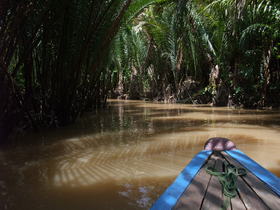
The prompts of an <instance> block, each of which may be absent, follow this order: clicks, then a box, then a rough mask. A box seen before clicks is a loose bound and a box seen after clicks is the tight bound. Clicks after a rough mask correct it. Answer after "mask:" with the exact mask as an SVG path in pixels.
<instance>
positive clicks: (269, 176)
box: [226, 150, 280, 196]
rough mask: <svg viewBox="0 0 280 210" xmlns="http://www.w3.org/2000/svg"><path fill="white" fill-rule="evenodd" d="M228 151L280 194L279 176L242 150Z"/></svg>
mask: <svg viewBox="0 0 280 210" xmlns="http://www.w3.org/2000/svg"><path fill="white" fill-rule="evenodd" d="M226 152H227V153H228V154H229V155H230V156H231V157H233V158H234V159H235V160H237V161H238V162H239V163H240V164H242V165H243V166H244V167H245V168H247V169H248V170H249V171H250V172H252V173H253V174H254V175H255V176H257V177H258V178H259V179H260V180H262V181H263V182H265V183H266V184H267V185H268V186H269V187H270V188H271V189H272V190H273V191H274V192H275V193H276V194H278V195H279V196H280V179H279V178H278V177H277V176H275V175H274V174H273V173H271V172H269V171H268V170H266V169H265V168H263V167H262V166H261V165H259V164H258V163H256V162H255V161H254V160H252V159H251V158H249V157H248V156H247V155H246V154H244V153H243V152H241V151H240V150H232V151H226Z"/></svg>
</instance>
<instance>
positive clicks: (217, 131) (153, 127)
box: [0, 100, 280, 210]
mask: <svg viewBox="0 0 280 210" xmlns="http://www.w3.org/2000/svg"><path fill="white" fill-rule="evenodd" d="M279 116H280V112H279V111H277V110H266V111H263V110H234V109H228V108H212V107H208V106H192V105H176V104H175V105H170V104H168V105H166V104H156V103H145V102H139V101H115V100H112V101H110V105H109V106H108V108H107V109H105V110H102V111H98V112H96V113H93V114H90V113H87V114H85V116H83V117H82V118H81V119H80V120H79V121H78V122H77V123H76V124H75V125H72V126H69V127H66V128H61V129H59V130H53V131H45V132H40V133H37V134H29V135H25V136H24V137H18V138H17V142H18V144H17V145H15V146H14V147H12V148H9V149H5V150H2V151H0V160H1V161H0V167H1V173H0V209H12V210H13V209H23V210H24V209H39V210H40V209H42V210H43V209H73V210H74V209H147V208H148V207H149V206H150V205H151V204H152V203H153V202H154V200H155V199H156V198H157V197H158V196H159V195H160V194H161V193H162V192H163V190H164V189H165V188H166V187H167V186H168V185H169V184H170V183H171V181H172V180H173V179H174V178H175V176H176V175H177V174H178V173H179V172H180V171H181V170H182V168H184V166H185V165H186V164H187V162H188V161H189V160H190V159H191V158H192V157H193V156H194V155H195V154H196V153H197V152H199V151H200V150H201V149H202V146H203V144H204V142H205V141H206V139H208V138H210V137H214V136H223V137H226V138H231V139H232V140H233V141H234V142H235V143H236V144H237V146H238V147H239V148H240V149H241V150H243V151H244V152H245V153H246V154H248V155H249V156H251V157H252V158H254V159H255V160H256V161H257V162H259V163H260V164H262V165H263V166H264V167H266V168H268V169H270V170H271V171H272V172H273V173H275V174H277V175H280V158H279V156H278V154H277V153H278V151H279V149H280V142H279V134H280V130H279V128H280V118H279ZM21 142H28V143H29V144H28V146H26V145H25V144H21ZM267 160H269V161H267ZM108 200H110V202H108Z"/></svg>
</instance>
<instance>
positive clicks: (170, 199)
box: [151, 150, 212, 210]
mask: <svg viewBox="0 0 280 210" xmlns="http://www.w3.org/2000/svg"><path fill="white" fill-rule="evenodd" d="M211 154H212V151H206V150H203V151H201V152H199V153H198V154H197V155H196V156H195V157H194V158H193V159H192V160H191V162H190V163H189V164H188V165H187V166H186V167H185V168H184V170H183V171H182V172H181V173H180V174H179V175H178V176H177V178H176V179H175V181H174V182H173V183H172V184H171V185H170V186H169V187H168V188H167V189H166V191H165V192H164V193H163V194H162V195H161V196H160V198H159V199H158V200H157V201H156V202H155V203H154V205H153V206H152V208H151V210H170V209H172V208H173V207H174V206H175V204H176V203H177V200H178V199H179V198H180V197H181V195H182V194H183V192H184V191H185V190H186V188H187V187H188V186H189V185H190V183H191V181H192V179H193V178H194V177H195V176H196V174H197V173H198V171H199V170H200V169H201V167H202V166H203V164H204V163H205V161H206V160H207V158H208V157H209V156H210V155H211Z"/></svg>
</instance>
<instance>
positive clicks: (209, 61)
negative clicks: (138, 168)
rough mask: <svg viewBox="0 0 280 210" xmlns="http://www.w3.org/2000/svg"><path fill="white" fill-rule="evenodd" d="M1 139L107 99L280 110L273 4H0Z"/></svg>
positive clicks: (180, 0)
mask: <svg viewBox="0 0 280 210" xmlns="http://www.w3.org/2000/svg"><path fill="white" fill-rule="evenodd" d="M0 17H1V18H0V139H1V140H3V139H4V138H5V137H6V136H7V135H8V134H9V133H11V132H12V130H13V129H15V128H21V129H24V128H27V127H32V128H34V129H38V128H40V127H50V126H55V127H57V126H62V125H66V124H68V123H71V122H73V121H74V120H75V119H76V118H77V117H78V116H80V115H81V114H82V113H83V112H85V111H91V110H92V109H93V108H95V107H97V106H103V105H104V104H105V103H106V99H107V97H108V96H109V97H121V98H122V97H124V98H131V99H141V98H148V99H156V100H162V101H167V102H184V103H213V105H237V106H246V107H263V106H279V104H280V68H279V67H280V3H279V2H278V1H277V0H214V1H213V0H207V1H202V0H195V1H185V0H106V1H101V0H84V1H78V0H17V1H15V0H2V1H1V3H0Z"/></svg>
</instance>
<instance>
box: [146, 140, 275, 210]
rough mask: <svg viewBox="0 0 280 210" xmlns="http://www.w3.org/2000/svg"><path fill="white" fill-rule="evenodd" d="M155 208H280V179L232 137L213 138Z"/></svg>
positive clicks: (161, 197) (257, 209)
mask: <svg viewBox="0 0 280 210" xmlns="http://www.w3.org/2000/svg"><path fill="white" fill-rule="evenodd" d="M232 172H235V175H233V174H234V173H232ZM228 192H230V193H228ZM228 194H229V195H228ZM151 209H152V210H168V209H180V210H181V209H190V210H196V209H207V210H212V209H213V210H215V209H232V210H235V209H244V210H245V209H254V210H260V209H273V210H280V179H279V178H278V177H277V176H275V175H274V174H272V173H271V172H269V171H268V170H266V169H264V168H263V167H262V166H260V165H259V164H258V163H256V162H255V161H254V160H252V159H251V158H249V157H248V156H247V155H245V154H244V153H243V152H241V151H240V150H238V149H236V147H235V145H234V143H233V142H232V141H230V140H229V139H226V138H211V139H209V140H208V141H207V142H206V144H205V146H204V150H202V151H201V152H199V153H198V154H197V155H196V156H195V157H194V158H193V159H192V160H191V161H190V163H189V164H188V165H187V166H186V167H185V169H184V170H183V171H182V172H181V173H180V174H179V176H178V177H177V178H176V179H175V181H174V182H173V183H172V184H171V185H170V186H169V187H168V188H167V189H166V191H165V192H164V193H163V194H162V195H161V196H160V197H159V199H158V200H157V201H156V202H155V203H154V205H153V206H152V208H151Z"/></svg>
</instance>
